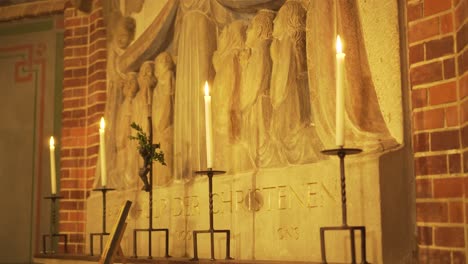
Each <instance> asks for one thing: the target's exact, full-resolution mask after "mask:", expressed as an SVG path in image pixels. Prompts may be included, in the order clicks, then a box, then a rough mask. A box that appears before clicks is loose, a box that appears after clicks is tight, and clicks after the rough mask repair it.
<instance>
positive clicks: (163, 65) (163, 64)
mask: <svg viewBox="0 0 468 264" xmlns="http://www.w3.org/2000/svg"><path fill="white" fill-rule="evenodd" d="M173 68H174V61H173V60H172V56H171V54H170V53H169V52H167V51H164V52H161V53H160V54H159V55H158V56H157V57H156V59H154V75H155V76H156V77H160V76H161V74H163V73H164V72H166V71H170V70H172V69H173Z"/></svg>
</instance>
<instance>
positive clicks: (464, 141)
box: [461, 126, 468, 148]
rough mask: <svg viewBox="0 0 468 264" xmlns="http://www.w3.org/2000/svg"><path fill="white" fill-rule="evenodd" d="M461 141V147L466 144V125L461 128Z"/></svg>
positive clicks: (467, 132) (467, 140)
mask: <svg viewBox="0 0 468 264" xmlns="http://www.w3.org/2000/svg"><path fill="white" fill-rule="evenodd" d="M461 141H462V146H463V148H466V147H467V146H468V126H464V127H463V128H462V130H461Z"/></svg>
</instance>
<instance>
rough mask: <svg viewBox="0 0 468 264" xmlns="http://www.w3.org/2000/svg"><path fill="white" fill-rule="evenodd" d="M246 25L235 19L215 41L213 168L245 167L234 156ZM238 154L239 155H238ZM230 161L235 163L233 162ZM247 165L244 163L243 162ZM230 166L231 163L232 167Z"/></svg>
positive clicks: (238, 126)
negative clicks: (241, 61) (216, 47)
mask: <svg viewBox="0 0 468 264" xmlns="http://www.w3.org/2000/svg"><path fill="white" fill-rule="evenodd" d="M246 27H247V25H246V23H245V21H243V20H236V21H233V22H232V23H230V24H228V25H227V26H225V27H224V28H223V30H222V31H221V33H220V36H219V39H218V49H217V50H216V51H215V52H214V54H213V66H214V69H215V71H216V76H215V78H214V81H213V89H212V90H213V91H212V98H213V104H212V107H213V111H214V113H215V114H214V115H213V132H214V136H215V142H216V144H215V153H217V155H216V158H215V166H217V167H220V168H225V169H226V170H231V169H232V168H237V169H242V168H243V167H245V166H246V164H243V160H240V159H239V158H240V157H246V155H245V154H244V155H241V156H238V155H235V153H234V151H237V152H238V151H241V150H242V149H238V148H237V147H238V145H237V143H238V142H239V138H240V121H241V118H240V109H239V92H240V76H241V71H242V70H241V65H240V56H241V53H242V51H243V49H244V42H245V30H246ZM239 154H240V153H239ZM236 157H238V158H236ZM233 158H234V159H235V160H233ZM247 162H248V161H247ZM232 163H234V164H232Z"/></svg>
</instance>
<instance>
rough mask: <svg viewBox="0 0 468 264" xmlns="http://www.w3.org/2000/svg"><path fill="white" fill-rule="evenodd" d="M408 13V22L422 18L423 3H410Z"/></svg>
mask: <svg viewBox="0 0 468 264" xmlns="http://www.w3.org/2000/svg"><path fill="white" fill-rule="evenodd" d="M406 11H407V20H408V22H410V21H414V20H417V19H420V18H422V16H423V7H422V2H413V3H408V5H407V9H406Z"/></svg>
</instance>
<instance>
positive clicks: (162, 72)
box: [152, 52, 175, 185]
mask: <svg viewBox="0 0 468 264" xmlns="http://www.w3.org/2000/svg"><path fill="white" fill-rule="evenodd" d="M154 65H155V67H154V75H155V76H156V78H157V80H158V85H157V86H156V88H155V89H154V91H153V97H152V98H153V99H152V101H153V103H152V117H153V140H154V143H160V144H161V150H162V151H163V153H164V157H165V162H166V166H163V165H161V164H160V163H157V162H156V163H154V164H153V175H155V178H154V179H155V183H156V185H162V184H166V183H168V182H169V181H170V179H171V178H172V165H173V161H172V160H173V151H172V146H173V145H172V143H173V137H174V126H173V122H174V85H175V77H174V62H173V61H172V57H171V55H170V54H169V53H168V52H162V53H161V54H159V55H158V56H157V57H156V59H155V60H154Z"/></svg>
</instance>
